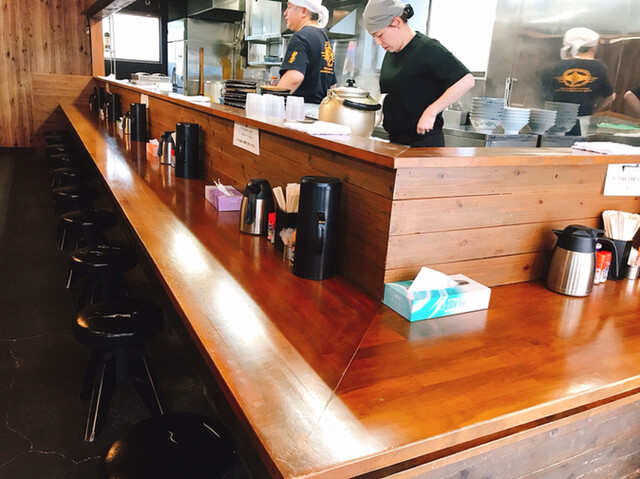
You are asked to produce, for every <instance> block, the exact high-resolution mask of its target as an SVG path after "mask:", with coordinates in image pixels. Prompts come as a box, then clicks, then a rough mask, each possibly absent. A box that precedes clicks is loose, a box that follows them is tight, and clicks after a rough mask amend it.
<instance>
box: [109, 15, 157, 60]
mask: <svg viewBox="0 0 640 479" xmlns="http://www.w3.org/2000/svg"><path fill="white" fill-rule="evenodd" d="M111 17H112V18H113V24H112V25H113V31H111V30H112V27H111V22H109V21H106V20H107V19H105V20H103V22H102V30H103V32H104V54H105V57H110V56H111V49H113V51H114V53H115V57H116V59H117V60H130V61H140V62H154V63H159V62H160V18H158V17H153V16H146V15H134V14H128V13H114V14H113V15H112V16H111Z"/></svg>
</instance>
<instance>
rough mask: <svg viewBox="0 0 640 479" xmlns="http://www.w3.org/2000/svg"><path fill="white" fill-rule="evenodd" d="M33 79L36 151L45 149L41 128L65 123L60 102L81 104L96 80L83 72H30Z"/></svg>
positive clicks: (86, 99)
mask: <svg viewBox="0 0 640 479" xmlns="http://www.w3.org/2000/svg"><path fill="white" fill-rule="evenodd" d="M31 78H32V93H31V97H32V102H31V103H32V108H33V110H32V117H33V125H34V132H35V133H36V137H35V140H34V142H35V145H36V148H37V149H38V152H39V154H40V153H42V152H43V151H44V142H43V141H42V135H41V133H42V131H44V130H48V129H60V128H62V127H63V125H65V124H66V119H65V118H66V117H65V115H64V113H63V112H62V110H61V109H60V106H59V105H60V104H61V103H63V102H72V103H84V102H88V101H89V95H90V94H91V92H92V91H93V87H94V86H95V85H96V83H95V82H94V81H93V79H92V77H90V76H84V75H56V74H47V73H33V74H32V75H31Z"/></svg>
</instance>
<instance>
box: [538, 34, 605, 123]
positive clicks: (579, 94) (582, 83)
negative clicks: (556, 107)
mask: <svg viewBox="0 0 640 479" xmlns="http://www.w3.org/2000/svg"><path fill="white" fill-rule="evenodd" d="M599 41H600V35H598V34H597V33H596V32H594V31H593V30H590V29H588V28H584V27H577V28H571V29H570V30H567V32H566V33H565V34H564V39H563V45H562V48H561V49H560V58H561V60H560V61H559V62H557V63H556V64H555V65H554V66H553V68H552V70H551V71H550V72H548V73H547V75H546V80H545V84H546V85H545V87H546V89H547V91H548V92H549V93H550V94H551V95H550V96H551V98H552V99H553V101H559V102H566V103H578V104H580V109H579V110H578V116H588V115H591V114H593V113H595V112H597V111H602V110H604V109H605V108H606V107H608V106H609V105H610V104H611V102H612V101H613V100H614V99H615V93H614V92H613V87H612V86H611V83H610V82H609V76H608V75H607V67H606V65H605V64H604V63H603V62H602V61H601V60H596V59H595V55H596V49H597V47H598V42H599ZM549 93H548V94H547V95H548V96H549Z"/></svg>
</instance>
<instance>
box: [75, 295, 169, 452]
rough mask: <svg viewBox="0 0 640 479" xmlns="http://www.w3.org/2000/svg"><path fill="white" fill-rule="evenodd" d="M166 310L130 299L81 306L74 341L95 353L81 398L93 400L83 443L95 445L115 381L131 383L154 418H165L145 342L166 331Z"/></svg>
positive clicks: (152, 304) (90, 361)
mask: <svg viewBox="0 0 640 479" xmlns="http://www.w3.org/2000/svg"><path fill="white" fill-rule="evenodd" d="M163 317H164V315H163V312H162V309H161V308H160V307H159V306H158V305H156V304H154V303H151V302H148V301H143V300H133V299H131V300H127V301H122V302H119V303H107V302H101V303H95V304H92V305H90V306H87V307H86V308H83V309H82V310H81V311H80V312H79V313H78V315H77V316H76V320H75V322H74V324H73V332H74V336H75V337H76V339H77V340H78V341H79V342H80V343H81V344H83V345H85V346H87V347H88V348H90V349H91V359H90V360H89V365H88V367H87V372H86V374H85V379H84V382H83V385H82V390H81V393H80V397H81V398H82V399H85V400H90V403H89V412H88V415H87V424H86V428H85V436H84V438H85V441H87V442H93V441H94V439H95V437H96V435H97V434H99V433H100V431H101V430H102V427H103V425H104V421H105V419H106V417H107V413H108V410H109V405H110V402H111V397H112V395H113V391H114V389H115V385H116V383H117V382H125V381H130V382H132V383H133V384H134V385H135V386H136V388H137V390H138V393H139V394H140V396H141V397H142V399H143V401H144V403H145V405H146V406H147V408H148V409H149V411H150V412H151V414H153V415H161V414H163V407H162V403H161V401H160V396H159V393H158V388H157V386H156V380H155V378H154V375H153V372H152V369H151V364H150V362H149V357H148V356H147V354H146V353H145V351H144V347H143V345H144V343H145V342H146V341H148V340H150V339H151V338H153V337H154V336H156V335H157V334H158V333H159V332H160V330H161V329H162V323H163Z"/></svg>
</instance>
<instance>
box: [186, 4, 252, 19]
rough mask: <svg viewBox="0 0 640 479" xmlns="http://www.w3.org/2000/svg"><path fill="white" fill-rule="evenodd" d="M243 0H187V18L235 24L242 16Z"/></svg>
mask: <svg viewBox="0 0 640 479" xmlns="http://www.w3.org/2000/svg"><path fill="white" fill-rule="evenodd" d="M244 2H245V0H189V3H188V4H187V16H188V17H190V18H197V19H199V20H210V21H215V22H237V21H240V20H242V16H243V15H244Z"/></svg>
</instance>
